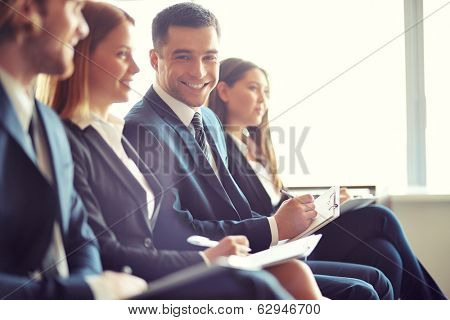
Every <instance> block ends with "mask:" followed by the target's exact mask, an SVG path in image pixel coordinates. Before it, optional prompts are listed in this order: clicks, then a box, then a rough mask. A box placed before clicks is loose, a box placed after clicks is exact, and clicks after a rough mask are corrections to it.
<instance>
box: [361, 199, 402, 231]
mask: <svg viewBox="0 0 450 320" xmlns="http://www.w3.org/2000/svg"><path fill="white" fill-rule="evenodd" d="M363 210H364V211H365V214H368V215H372V216H373V217H375V218H377V219H380V220H381V221H382V222H383V224H384V225H386V226H391V227H395V228H398V229H402V227H401V224H400V221H399V220H398V219H397V217H396V216H395V213H394V212H393V211H392V210H391V209H389V208H387V207H385V206H382V205H371V206H368V207H366V208H364V209H363Z"/></svg>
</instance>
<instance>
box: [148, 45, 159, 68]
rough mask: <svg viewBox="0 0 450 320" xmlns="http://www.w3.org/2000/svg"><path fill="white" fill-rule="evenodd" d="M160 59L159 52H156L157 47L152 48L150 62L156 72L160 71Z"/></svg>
mask: <svg viewBox="0 0 450 320" xmlns="http://www.w3.org/2000/svg"><path fill="white" fill-rule="evenodd" d="M158 61H159V57H158V53H157V52H156V50H155V49H151V50H150V64H151V65H152V68H153V69H154V70H155V71H156V72H158Z"/></svg>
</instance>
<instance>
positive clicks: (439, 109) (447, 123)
mask: <svg viewBox="0 0 450 320" xmlns="http://www.w3.org/2000/svg"><path fill="white" fill-rule="evenodd" d="M445 4H446V5H445ZM444 5H445V6H444ZM443 6H444V7H443ZM440 8H442V9H440ZM437 9H440V10H439V11H437V12H435V13H434V14H433V15H432V16H431V17H429V18H428V19H426V20H425V22H424V42H425V44H424V51H425V97H426V102H427V140H426V141H427V174H428V176H427V178H428V190H429V191H430V192H433V193H445V192H446V193H450V152H449V148H450V147H449V146H450V141H449V140H450V95H449V94H448V92H449V83H450V58H449V57H450V35H449V30H450V5H449V3H448V2H447V1H441V0H433V1H424V13H423V15H424V16H427V15H429V14H431V13H433V12H434V11H436V10H437Z"/></svg>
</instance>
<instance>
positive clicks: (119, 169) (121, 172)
mask: <svg viewBox="0 0 450 320" xmlns="http://www.w3.org/2000/svg"><path fill="white" fill-rule="evenodd" d="M83 132H84V135H85V136H86V141H87V142H88V143H89V145H90V146H91V147H92V148H93V149H94V150H95V151H96V152H97V154H99V155H100V156H101V157H102V161H103V162H104V163H106V165H107V166H109V168H110V169H111V173H112V174H114V175H115V176H116V177H117V179H118V180H119V181H120V182H121V184H122V185H123V187H124V188H125V189H126V190H127V191H128V193H129V194H130V196H131V197H132V198H133V199H134V200H135V201H136V204H137V205H138V206H139V209H140V211H141V213H142V214H141V216H142V217H144V218H145V223H147V224H148V219H147V217H146V216H145V214H144V213H145V212H147V210H146V208H147V206H146V205H145V209H144V208H143V207H144V203H142V201H143V200H144V201H145V204H146V203H147V201H146V197H145V190H144V189H143V188H142V186H141V185H140V184H139V182H138V181H137V180H136V179H135V178H134V176H133V175H132V174H131V172H130V171H129V170H128V168H127V167H126V166H125V165H124V164H123V163H122V161H121V160H120V159H119V157H117V155H116V154H115V153H114V151H113V150H112V149H111V147H110V146H109V145H108V144H107V143H106V142H105V141H104V140H103V138H102V137H101V136H100V135H99V134H98V133H97V131H96V130H95V129H94V128H92V127H87V128H86V129H85V130H84V131H83ZM136 190H141V191H142V192H143V193H144V196H143V197H139V195H138V194H136Z"/></svg>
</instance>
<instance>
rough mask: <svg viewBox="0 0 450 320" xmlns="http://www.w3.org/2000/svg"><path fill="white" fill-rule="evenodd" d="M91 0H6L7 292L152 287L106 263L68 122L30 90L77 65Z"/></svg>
mask: <svg viewBox="0 0 450 320" xmlns="http://www.w3.org/2000/svg"><path fill="white" fill-rule="evenodd" d="M84 4H85V1H81V0H45V1H43V0H1V1H0V299H89V298H94V297H95V298H124V297H127V296H130V295H133V294H138V293H141V292H142V291H143V290H145V289H146V287H147V283H146V282H145V281H143V280H142V279H139V278H137V277H134V276H131V275H128V274H121V273H115V272H105V273H100V272H101V263H100V259H99V254H98V249H97V247H96V243H95V241H94V239H93V234H92V231H91V229H90V228H89V227H88V225H87V223H86V212H85V210H84V207H83V206H82V204H81V201H80V199H79V197H78V196H77V194H76V193H75V191H74V188H73V164H72V159H71V157H70V149H69V145H68V142H67V138H66V135H65V134H64V129H63V126H62V125H61V122H60V121H59V118H58V116H57V115H56V114H54V113H53V112H52V111H51V110H50V109H49V108H47V107H46V106H44V105H42V104H40V103H39V102H38V101H36V100H34V98H33V94H32V83H33V82H34V80H35V78H36V76H37V75H38V74H39V73H46V74H54V75H60V76H62V77H64V76H68V75H70V74H71V73H72V70H73V62H72V59H73V55H74V50H73V46H74V45H75V44H76V43H77V42H78V41H79V40H80V39H83V38H84V37H85V36H86V35H87V34H88V31H89V30H88V27H87V25H86V22H85V20H84V18H83V15H82V13H81V9H82V7H83V6H84Z"/></svg>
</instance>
